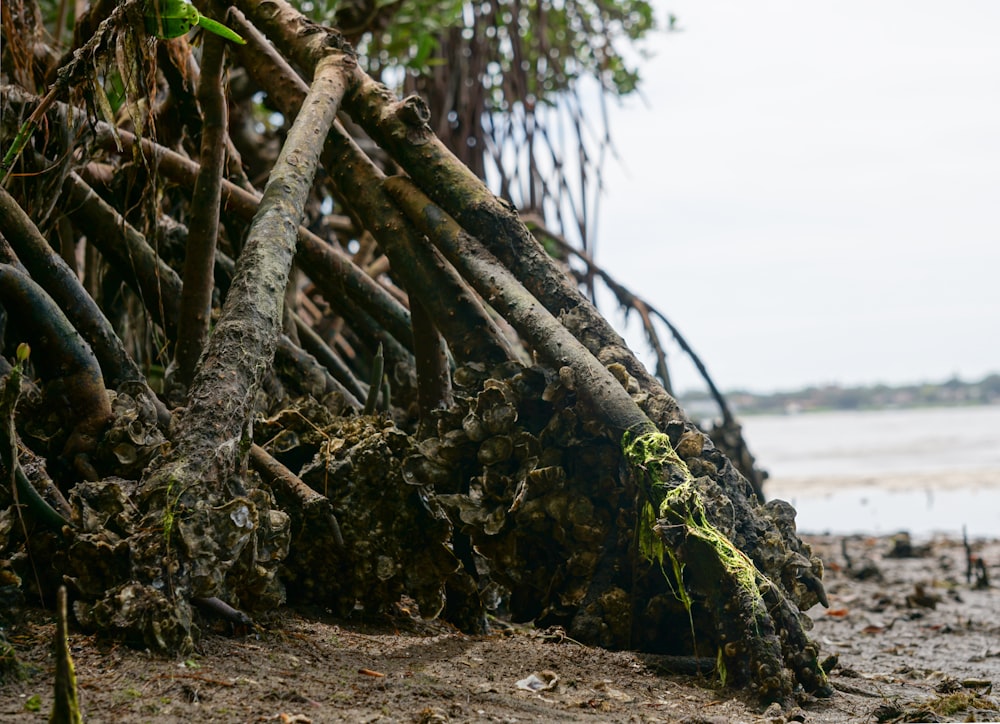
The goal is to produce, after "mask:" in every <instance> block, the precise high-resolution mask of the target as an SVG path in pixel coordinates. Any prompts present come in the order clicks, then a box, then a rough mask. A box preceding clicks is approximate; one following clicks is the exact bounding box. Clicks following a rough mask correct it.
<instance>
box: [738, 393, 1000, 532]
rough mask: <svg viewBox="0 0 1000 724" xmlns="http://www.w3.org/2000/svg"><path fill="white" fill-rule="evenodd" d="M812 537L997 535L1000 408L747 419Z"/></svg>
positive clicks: (762, 456)
mask: <svg viewBox="0 0 1000 724" xmlns="http://www.w3.org/2000/svg"><path fill="white" fill-rule="evenodd" d="M741 423H742V424H743V432H744V436H745V437H746V440H747V444H748V446H749V447H750V450H751V451H752V452H753V454H754V455H755V456H756V458H757V462H758V464H759V465H760V466H761V467H763V468H764V469H766V470H768V472H769V473H770V476H771V477H770V479H769V480H768V481H767V483H766V485H765V489H764V492H765V494H766V495H767V496H768V497H771V498H782V499H784V500H788V501H789V502H791V503H792V504H793V505H794V506H795V507H796V509H797V510H798V516H797V518H796V522H797V524H798V528H799V530H800V531H803V532H808V533H822V532H830V533H840V534H848V533H867V534H876V535H884V534H887V533H895V532H898V531H901V530H906V531H909V532H910V533H911V534H912V535H916V536H921V537H926V536H929V535H932V534H938V533H941V534H947V535H952V536H960V535H961V534H962V529H963V526H964V527H965V529H966V530H967V531H968V534H969V535H970V536H972V537H990V538H993V537H1000V406H998V405H993V406H982V407H957V408H924V409H915V410H879V411H864V412H819V413H805V414H799V415H760V416H747V417H745V418H742V419H741Z"/></svg>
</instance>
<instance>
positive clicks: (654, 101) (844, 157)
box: [597, 0, 1000, 391]
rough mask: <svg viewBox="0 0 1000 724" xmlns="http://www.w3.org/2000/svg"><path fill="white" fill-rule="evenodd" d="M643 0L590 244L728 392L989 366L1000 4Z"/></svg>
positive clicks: (926, 377)
mask: <svg viewBox="0 0 1000 724" xmlns="http://www.w3.org/2000/svg"><path fill="white" fill-rule="evenodd" d="M657 1H658V10H659V17H660V18H661V23H662V24H664V25H665V18H666V13H667V12H668V11H669V12H672V13H674V14H675V15H676V16H677V18H678V20H677V26H679V27H680V28H682V29H683V32H675V33H670V34H667V33H659V34H657V35H656V36H655V37H654V38H653V39H652V40H651V41H650V42H649V43H648V45H647V47H648V48H649V49H650V50H651V51H652V52H654V53H655V57H654V58H653V59H652V60H650V61H647V62H646V63H645V64H644V66H643V68H644V70H643V76H644V79H645V80H644V85H643V88H644V100H640V99H638V98H635V99H630V100H628V101H627V102H626V103H625V104H624V106H623V107H622V108H621V109H619V110H615V111H614V115H613V119H614V121H613V123H614V125H613V134H614V138H615V141H616V146H617V149H618V152H619V155H620V157H621V161H620V163H615V162H610V163H609V164H608V166H607V168H606V173H605V183H606V185H607V187H608V191H607V194H606V196H605V197H604V199H603V201H602V206H601V212H600V213H601V226H600V233H599V240H598V247H597V258H598V262H599V263H600V264H601V265H602V266H604V267H605V268H606V269H608V270H609V271H610V272H612V273H613V274H614V275H615V276H616V277H617V278H618V279H619V280H620V281H621V282H623V283H624V284H626V286H628V287H629V288H631V289H632V290H633V291H634V292H635V293H636V294H638V295H640V296H642V297H645V298H646V299H647V300H649V301H650V302H651V303H652V304H653V305H654V306H656V307H658V308H659V309H660V311H662V312H663V313H664V314H665V315H666V316H667V317H668V318H669V319H670V320H671V321H672V322H674V324H676V325H677V326H678V327H679V328H680V330H681V331H682V333H683V334H685V336H686V337H687V338H688V341H689V342H690V343H691V344H692V346H693V347H694V348H695V350H696V351H697V352H698V353H699V354H700V355H701V356H702V358H703V360H704V361H705V362H706V363H707V365H708V369H709V371H710V373H711V374H712V375H713V377H714V378H715V380H716V383H717V384H718V385H719V386H720V387H721V388H722V389H733V388H746V389H751V390H757V391H770V390H776V389H790V388H795V387H799V386H802V385H807V384H823V383H827V382H839V383H843V384H856V383H865V384H867V383H877V382H884V383H890V384H896V383H907V382H918V381H942V380H944V379H946V378H948V377H950V376H951V375H953V374H958V375H959V376H960V377H962V378H963V379H967V380H968V379H976V378H979V377H981V376H983V375H985V374H987V373H989V372H993V371H1000V41H998V37H1000V2H997V1H996V0H969V1H958V2H951V3H940V2H934V3H932V2H924V1H922V0H896V1H889V0H878V2H870V1H868V2H859V1H857V0H839V1H838V2H836V3H833V2H803V1H802V0H781V1H777V0H776V1H774V2H748V1H747V0H698V1H694V0H657ZM610 316H611V317H612V319H613V320H614V321H615V322H616V323H618V322H620V321H621V320H620V318H618V316H617V315H616V314H615V313H613V312H612V313H610ZM629 339H630V341H631V342H632V345H633V347H635V348H637V349H645V345H644V344H643V343H642V342H641V341H640V338H639V337H637V336H635V335H630V336H629ZM671 361H672V366H671V370H672V373H673V375H674V377H675V387H676V388H677V389H678V390H685V389H689V388H691V387H695V386H699V384H698V377H697V375H696V373H695V372H694V371H693V369H692V368H690V366H689V365H688V364H686V362H682V361H681V355H680V354H679V352H676V351H675V352H674V353H673V354H672V355H671Z"/></svg>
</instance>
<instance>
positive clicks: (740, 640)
mask: <svg viewBox="0 0 1000 724" xmlns="http://www.w3.org/2000/svg"><path fill="white" fill-rule="evenodd" d="M622 449H623V451H624V454H625V458H626V460H627V461H628V463H629V465H630V467H631V468H632V469H633V470H634V471H637V472H638V473H639V474H640V475H641V476H642V477H643V478H644V479H645V485H644V486H643V487H644V488H645V490H646V491H647V494H648V495H649V500H650V504H651V505H652V508H653V511H654V512H655V524H654V525H652V526H651V527H650V525H649V524H650V519H649V518H648V517H646V516H642V517H641V520H640V531H639V543H640V547H641V549H642V550H643V551H644V552H645V553H646V555H647V556H649V557H651V558H653V559H655V560H656V562H657V563H659V564H660V566H661V567H662V568H663V569H664V571H665V572H666V566H665V564H664V558H667V559H669V560H670V562H671V564H672V565H671V570H672V571H674V576H675V578H676V579H677V580H675V581H674V582H673V585H674V586H675V587H677V588H678V589H680V590H684V589H685V587H688V586H689V587H692V588H693V589H696V590H697V591H698V592H700V593H701V594H702V595H706V596H707V597H708V599H709V601H708V604H707V608H708V610H709V611H710V612H712V615H713V616H714V618H715V624H716V628H717V630H718V632H719V634H718V635H719V642H720V644H721V645H720V648H719V652H718V657H719V658H718V660H719V662H720V669H721V671H720V673H722V672H725V676H727V677H731V678H732V680H733V681H735V682H737V683H743V682H750V685H751V686H752V687H753V688H754V690H755V693H756V694H757V695H758V696H759V697H760V698H762V699H765V700H778V699H782V698H784V697H787V696H788V694H789V693H790V692H791V681H790V677H789V676H788V674H787V673H786V665H787V667H788V668H790V669H791V671H792V673H793V674H794V675H795V677H796V679H797V680H798V681H799V683H801V684H802V685H803V686H804V687H805V688H806V689H807V690H808V691H810V692H812V693H815V694H817V695H829V694H830V693H832V689H831V688H830V686H829V683H828V681H827V679H826V675H825V674H824V673H823V671H822V669H821V668H820V666H819V662H818V659H817V656H818V647H816V645H815V644H813V643H812V642H810V641H809V639H808V637H807V636H806V634H805V632H804V630H803V628H802V623H801V621H800V619H799V615H798V613H797V612H796V611H795V609H794V606H792V604H791V603H790V602H789V601H788V600H787V599H786V598H785V596H784V595H783V594H782V593H781V590H780V589H779V587H778V586H777V585H776V584H775V583H774V582H772V581H769V580H767V578H766V577H765V576H764V575H763V574H761V573H760V572H759V571H758V570H757V568H756V566H755V565H754V563H753V561H751V560H750V559H749V558H748V557H747V556H746V554H745V553H744V552H743V551H741V550H740V549H739V548H737V547H736V546H735V545H734V544H733V543H732V542H731V541H730V540H729V539H728V538H727V537H726V536H725V535H723V534H722V533H721V532H720V531H719V530H718V529H717V528H716V527H715V526H714V525H713V524H712V523H711V522H710V521H709V520H708V517H707V515H706V511H705V506H704V503H703V502H702V499H701V496H700V493H699V489H698V486H697V481H696V480H695V479H694V477H693V476H692V475H691V472H690V470H688V468H687V466H686V465H685V464H684V461H683V460H681V458H680V456H679V455H678V454H677V452H676V451H675V450H674V448H673V446H672V445H671V444H670V439H669V438H668V437H667V435H666V434H664V433H660V432H654V433H648V434H644V435H638V436H635V435H631V434H628V433H627V434H626V435H625V436H624V437H623V444H622Z"/></svg>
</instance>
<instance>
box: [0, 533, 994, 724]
mask: <svg viewBox="0 0 1000 724" xmlns="http://www.w3.org/2000/svg"><path fill="white" fill-rule="evenodd" d="M808 539H809V540H810V541H811V542H812V544H813V546H814V547H815V549H816V550H817V551H819V552H820V553H821V555H822V556H823V558H824V560H825V561H826V562H827V567H828V572H827V589H828V592H829V595H830V609H829V610H824V609H822V608H819V607H817V608H816V609H814V610H812V611H810V612H809V615H810V616H811V617H812V618H813V619H814V620H815V622H816V626H815V628H814V630H813V636H814V637H815V638H816V639H817V640H818V641H819V642H820V643H821V645H822V648H823V655H824V656H836V657H837V664H836V666H835V667H834V668H833V670H832V672H831V681H832V682H833V685H834V687H835V688H836V690H837V693H836V695H835V696H834V697H833V698H832V699H825V700H815V699H810V698H808V697H807V698H805V699H803V700H802V701H801V702H799V705H798V706H797V707H790V708H786V709H784V710H782V709H780V708H778V707H777V706H776V705H773V706H772V707H771V708H769V709H763V708H762V707H760V706H758V705H756V704H754V703H753V702H750V701H747V700H745V699H743V698H741V697H740V696H739V694H738V693H735V692H732V691H726V690H720V689H719V687H718V686H717V684H716V683H715V682H714V681H713V680H712V678H711V677H679V676H673V675H664V674H663V673H662V672H661V671H659V670H658V666H657V661H656V659H655V657H648V656H644V655H642V654H637V653H630V652H612V651H604V650H599V649H591V648H587V647H584V646H580V645H578V644H576V643H575V642H573V641H571V640H568V639H566V638H565V636H563V635H560V632H559V631H537V630H531V629H515V630H511V631H505V632H502V633H497V634H494V635H491V636H487V637H470V636H464V635H462V634H460V633H457V632H455V631H454V630H453V629H451V628H450V627H448V626H447V625H445V624H442V623H439V622H421V621H415V620H413V619H412V618H411V617H409V616H407V614H406V611H405V610H401V611H400V612H399V613H398V615H397V616H395V617H393V618H392V619H383V620H380V621H374V622H372V621H369V622H363V621H350V622H346V621H335V620H331V619H328V618H326V617H324V616H323V615H322V614H321V613H318V612H315V611H285V612H282V613H281V614H280V615H278V616H276V617H275V618H273V619H272V620H270V621H267V622H266V626H267V628H266V630H264V631H262V632H260V633H254V634H250V635H246V634H245V633H240V632H237V633H236V634H234V633H233V632H231V631H227V630H226V628H227V626H228V625H226V624H223V625H219V626H216V627H215V628H214V630H211V631H210V632H209V633H207V635H206V636H204V637H203V639H202V641H201V643H200V645H199V649H198V652H197V653H196V654H195V655H193V656H190V657H188V658H186V659H177V660H175V659H164V658H160V657H157V656H152V655H150V654H148V653H146V652H142V651H137V650H134V649H130V648H127V647H124V646H121V645H115V644H113V643H109V642H104V641H101V640H98V639H96V638H95V637H93V636H89V635H86V634H82V633H77V632H74V633H72V635H71V637H70V645H71V649H72V653H73V656H74V659H75V662H76V667H77V676H78V679H79V683H80V695H81V699H82V706H83V709H84V713H85V719H86V721H88V722H116V723H117V724H125V723H127V722H216V721H217V722H267V721H274V722H338V721H350V722H390V721H392V722H394V721H403V722H446V721H448V722H465V721H471V722H478V721H502V722H514V721H519V722H528V721H570V722H578V721H588V722H608V721H610V722H647V721H648V722H690V723H692V724H694V723H696V722H720V723H721V722H775V723H777V722H786V721H806V722H817V723H818V722H868V721H888V722H893V721H1000V711H998V707H1000V697H998V696H995V695H994V693H993V685H994V684H1000V624H998V623H997V615H998V613H1000V593H998V590H997V588H984V587H978V588H977V582H978V583H979V584H982V578H983V571H985V574H986V577H987V578H988V580H989V583H990V584H992V585H994V586H996V585H1000V541H994V542H977V543H974V544H973V553H974V555H975V556H977V557H978V558H980V559H981V560H982V561H983V565H982V567H977V568H975V569H974V570H973V571H972V576H971V581H967V580H966V569H967V566H966V551H965V548H964V547H963V544H962V542H961V541H953V540H943V539H942V540H934V541H931V542H930V544H929V545H927V546H926V547H921V546H919V545H916V546H914V545H911V546H910V547H909V548H910V549H909V550H907V546H906V545H905V541H901V540H899V539H893V538H877V539H875V538H860V537H848V538H840V537H811V538H808ZM845 552H846V558H845ZM53 630H54V624H53V623H52V617H51V615H50V614H49V613H47V612H45V611H39V610H35V611H28V612H26V613H25V614H24V615H22V616H21V618H20V620H19V622H18V624H17V625H16V626H15V627H14V628H13V629H11V630H10V631H8V638H9V639H10V641H11V642H12V643H13V644H14V646H15V648H16V651H17V655H18V657H19V659H20V660H21V661H22V662H23V663H24V664H25V665H26V666H25V668H26V669H27V672H28V673H27V674H26V676H25V678H23V679H21V680H16V681H9V682H7V683H6V684H3V685H2V686H0V720H3V721H26V722H30V721H46V720H47V718H48V712H49V708H50V706H51V688H50V687H51V680H52V674H53V663H52V658H51V655H50V652H49V645H48V640H49V639H50V637H51V634H52V632H53ZM532 675H534V679H532V678H531V677H532ZM518 682H522V683H521V684H520V685H519V683H518ZM519 686H520V687H526V688H519ZM532 686H534V687H540V686H542V687H546V688H541V689H539V690H531V687H532ZM32 709H35V710H34V711H32Z"/></svg>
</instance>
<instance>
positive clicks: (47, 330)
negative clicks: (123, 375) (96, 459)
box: [0, 264, 111, 464]
mask: <svg viewBox="0 0 1000 724" xmlns="http://www.w3.org/2000/svg"><path fill="white" fill-rule="evenodd" d="M0 304H3V305H4V307H6V308H7V311H8V312H11V313H13V314H14V316H15V318H16V319H18V321H19V325H18V331H19V332H20V333H21V334H22V335H23V336H24V337H25V338H26V339H27V340H28V341H29V342H31V345H32V348H33V355H32V360H33V361H34V364H35V367H36V368H37V369H38V370H39V371H40V372H41V374H42V377H43V378H44V379H45V380H46V382H47V383H48V389H47V394H49V395H54V396H57V399H61V400H64V401H65V403H66V409H67V410H69V411H70V414H71V415H72V416H73V417H72V422H71V425H72V432H71V433H70V435H69V438H68V439H67V441H66V444H65V446H64V447H63V456H64V457H65V458H66V460H67V462H68V463H70V464H73V463H80V461H79V460H78V459H77V456H79V455H84V456H85V455H88V454H89V453H91V452H92V451H93V450H94V447H95V446H96V445H97V441H98V438H99V437H100V435H101V434H102V433H103V432H104V430H105V429H106V427H107V425H108V423H109V422H110V420H111V403H110V402H109V401H108V395H107V391H106V390H105V388H104V377H103V376H102V375H101V368H100V365H99V364H98V362H97V358H96V357H95V356H94V353H93V352H92V351H91V349H90V347H89V346H88V345H87V343H86V342H84V341H83V339H82V338H81V337H80V334H79V332H77V331H76V329H75V328H74V327H73V325H72V324H71V323H70V321H69V320H68V319H67V318H66V315H65V314H63V313H62V310H60V309H59V307H58V306H57V305H56V303H55V302H54V301H52V298H51V297H50V296H49V295H48V294H46V293H45V292H44V290H42V289H41V287H39V286H38V285H37V284H35V282H34V281H33V280H32V279H31V278H30V277H28V276H27V275H25V274H23V273H22V272H20V271H18V270H17V269H16V268H14V267H13V266H10V265H8V264H0ZM81 464H83V463H81Z"/></svg>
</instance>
